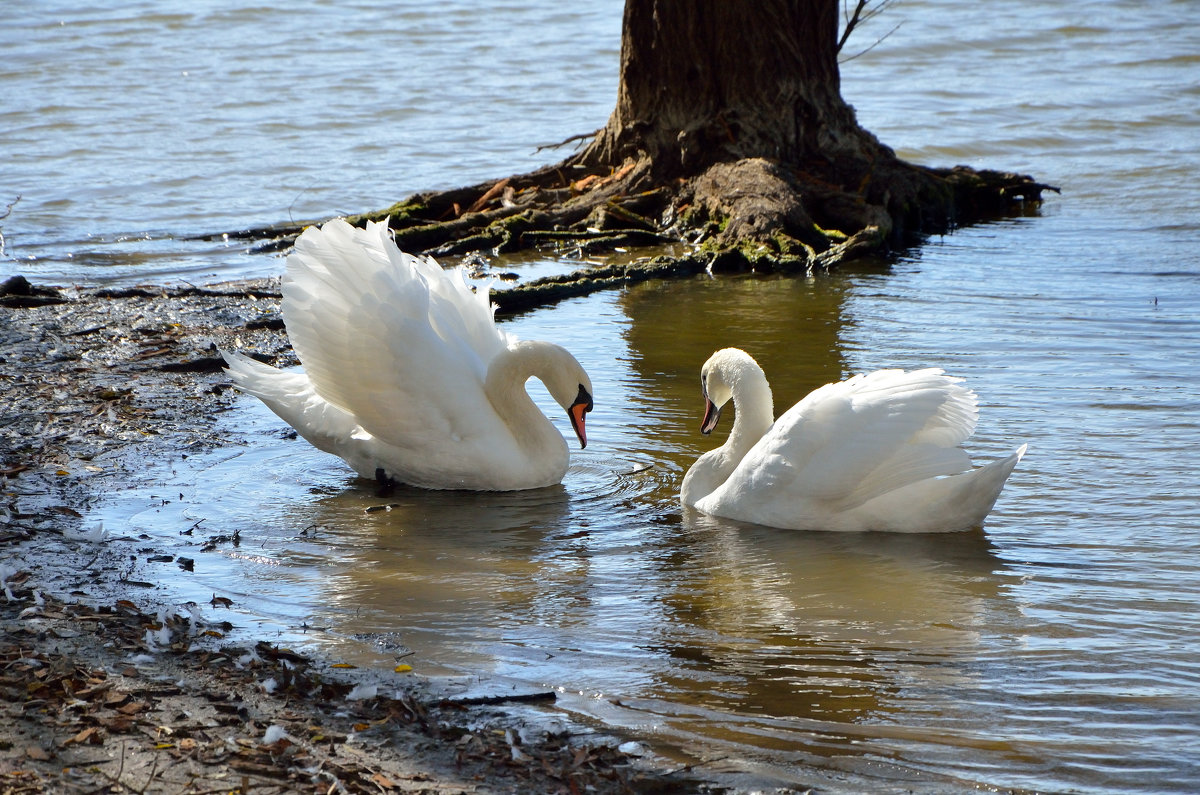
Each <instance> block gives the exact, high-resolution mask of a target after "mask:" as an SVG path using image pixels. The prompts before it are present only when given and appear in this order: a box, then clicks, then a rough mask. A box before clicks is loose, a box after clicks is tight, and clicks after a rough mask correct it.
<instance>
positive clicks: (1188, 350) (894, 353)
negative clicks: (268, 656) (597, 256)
mask: <svg viewBox="0 0 1200 795" xmlns="http://www.w3.org/2000/svg"><path fill="white" fill-rule="evenodd" d="M620 6H621V4H620V3H617V2H612V1H609V2H601V3H590V4H587V8H586V9H582V10H576V9H575V8H574V7H570V8H568V7H567V6H563V5H562V4H560V3H559V4H552V3H549V2H540V1H531V2H521V3H513V4H509V3H503V2H489V3H487V4H467V3H465V2H449V3H444V4H442V5H440V6H439V7H438V9H437V10H436V11H434V10H430V8H428V7H426V6H423V5H421V6H418V5H409V4H403V3H400V4H397V3H372V2H365V0H364V1H363V2H359V3H355V4H334V3H322V2H306V3H292V4H289V5H287V6H286V7H285V6H280V7H272V6H271V5H270V4H264V3H259V4H256V5H250V4H242V3H237V2H232V1H229V2H213V3H208V4H204V5H203V9H202V10H197V7H196V6H195V4H184V3H176V2H173V0H165V1H163V0H159V1H157V2H154V3H143V4H138V3H122V4H121V5H120V6H119V7H116V6H115V4H112V5H111V6H108V5H106V4H104V3H100V4H94V3H93V4H89V5H86V6H85V5H83V4H79V5H75V4H72V3H64V2H39V3H32V2H16V3H11V2H10V3H8V4H7V5H6V6H5V10H4V12H3V15H4V17H5V20H4V24H3V25H0V48H2V50H0V51H2V53H3V55H4V58H3V59H0V62H2V63H0V98H2V99H0V131H2V133H3V136H2V137H3V141H4V143H3V152H4V157H3V160H2V161H0V200H3V203H4V204H7V203H8V202H9V201H12V199H13V198H14V197H15V196H16V195H17V194H19V195H20V196H21V200H20V201H19V202H18V203H17V204H16V205H15V206H14V207H13V212H12V214H11V215H10V216H9V217H8V218H6V219H4V220H3V221H0V229H2V230H3V233H4V235H5V239H6V246H7V254H8V255H9V257H10V258H9V259H5V260H0V274H3V275H7V274H8V273H24V274H26V275H28V276H30V277H31V278H34V279H41V280H45V281H55V282H59V283H64V282H66V283H69V282H81V283H97V282H131V281H156V282H161V281H168V280H186V281H212V280H214V279H222V278H232V277H237V276H247V275H268V274H276V273H279V272H280V271H281V269H282V260H281V259H279V258H277V257H261V256H251V255H248V254H246V253H245V252H244V251H243V250H242V249H240V248H237V247H233V246H230V247H223V246H222V247H214V246H212V245H211V244H196V243H189V242H187V241H186V240H183V239H182V238H184V237H186V236H187V235H190V234H195V233H198V232H210V231H214V230H221V229H227V228H235V227H243V226H248V225H251V224H257V223H270V222H274V221H278V220H286V219H287V218H320V217H324V216H327V215H330V214H333V213H337V212H351V211H358V210H363V209H372V208H378V207H382V206H386V205H387V204H389V203H390V202H392V201H394V200H395V199H397V198H401V197H403V196H405V195H407V194H409V193H411V192H414V191H416V190H423V189H428V188H438V187H451V186H455V185H461V184H469V183H473V182H476V181H482V180H485V179H488V178H491V177H499V176H504V175H507V174H510V173H513V172H516V171H521V170H525V169H528V168H532V167H534V166H536V165H539V164H542V163H547V162H551V161H553V160H554V159H556V158H557V157H560V156H561V154H562V153H561V152H541V153H537V152H535V151H534V148H535V147H536V146H537V145H539V144H545V143H553V142H555V141H559V140H562V139H565V138H567V137H568V136H570V135H573V134H576V133H580V132H584V131H587V130H591V129H595V128H596V127H598V126H600V125H601V124H602V123H603V122H604V120H605V118H606V117H607V114H608V111H609V110H610V108H611V105H612V102H613V99H614V97H615V80H616V67H617V52H618V47H619V27H620V15H621V13H620ZM1193 16H1194V4H1192V3H1188V2H1159V3H1137V2H1119V1H1117V0H1097V1H1096V2H1083V3H1076V4H1071V5H1070V6H1064V7H1059V6H1056V5H1054V4H1046V3H1040V2H1033V0H1014V2H1012V3H1008V4H1004V5H1003V6H997V5H996V4H962V3H952V2H949V1H948V0H940V1H935V0H925V1H921V0H911V1H910V2H905V3H902V4H898V5H896V6H895V7H893V8H892V9H890V10H889V11H888V12H887V13H886V14H885V15H884V16H883V17H881V18H880V19H878V20H876V21H875V22H874V23H872V26H871V27H868V28H867V29H865V30H864V31H862V32H861V33H860V34H858V45H859V48H860V49H861V47H865V46H867V45H869V44H870V43H871V42H873V41H874V40H875V38H876V37H877V36H878V35H882V34H883V33H885V32H887V31H888V30H890V29H891V28H892V27H894V26H895V25H897V24H899V26H900V27H899V28H898V29H897V30H896V31H895V33H893V34H892V35H891V36H890V37H888V38H887V39H886V40H884V41H883V42H882V43H881V44H879V46H877V47H876V48H875V49H873V50H871V52H869V53H868V54H866V55H864V56H862V57H860V58H856V59H854V60H852V61H849V62H847V63H846V64H844V66H843V91H844V94H845V95H846V96H847V98H848V99H849V100H850V101H851V102H852V103H853V104H854V105H855V106H856V108H857V109H858V112H859V117H860V120H861V121H862V122H863V123H864V125H865V126H866V127H867V128H869V129H871V130H873V131H874V132H875V133H876V134H878V135H879V137H880V138H881V139H882V140H884V141H885V142H887V143H889V144H891V145H892V146H894V147H895V148H896V149H897V151H898V152H900V154H901V155H902V156H903V157H905V158H908V159H910V160H915V161H919V162H923V163H929V164H936V165H952V164H955V163H966V164H969V165H973V166H977V167H990V168H1000V169H1006V170H1013V171H1020V172H1023V173H1031V174H1034V175H1035V176H1036V177H1037V178H1039V179H1041V180H1043V181H1045V182H1048V183H1051V184H1055V185H1061V186H1062V188H1063V195H1062V196H1061V197H1056V196H1053V195H1051V196H1049V197H1048V200H1047V202H1046V204H1045V206H1043V207H1042V208H1041V209H1040V210H1039V211H1037V212H1032V213H1028V214H1026V215H1024V216H1021V217H1017V218H1013V219H1010V220H1006V221H1002V222H997V223H992V224H986V225H980V226H975V227H971V228H969V229H963V230H959V231H958V232H956V233H955V234H953V235H950V236H947V237H944V238H936V239H933V240H930V241H929V242H928V243H927V244H926V245H924V246H922V247H921V248H919V249H916V250H913V251H910V252H907V253H906V254H904V255H902V256H900V257H899V258H898V259H897V261H895V262H892V263H867V264H861V265H857V266H855V267H853V268H849V269H847V270H845V271H844V272H841V273H839V274H836V275H833V276H828V277H821V278H814V279H791V280H781V279H750V278H737V279H721V280H716V281H711V280H705V279H698V280H695V281H689V282H680V283H662V284H644V285H639V286H638V287H635V288H632V289H630V290H627V291H623V292H609V293H604V294H599V295H595V296H591V297H588V298H585V299H578V300H574V301H569V302H566V303H563V304H561V305H559V306H557V307H554V308H552V309H547V310H542V311H538V312H535V313H531V314H528V315H524V316H522V317H520V318H517V319H514V320H511V321H508V322H507V324H506V325H507V327H508V328H509V329H510V330H511V331H513V332H514V333H516V334H517V335H518V336H521V337H524V338H538V337H541V338H551V339H555V340H557V341H559V342H562V343H563V344H565V345H567V346H568V347H569V348H571V349H572V350H573V351H574V352H575V353H576V355H577V356H578V358H579V359H580V360H581V361H582V362H583V363H584V365H585V366H586V367H587V368H588V370H589V371H590V373H591V374H592V377H593V380H594V385H595V393H596V395H595V397H596V411H595V412H594V413H593V415H592V416H591V417H590V419H589V431H590V432H589V446H588V448H587V449H586V450H585V451H583V452H582V453H580V452H578V451H576V452H575V453H574V454H573V465H572V468H571V471H570V472H569V473H568V475H567V477H566V479H565V481H564V484H563V486H562V488H559V489H549V490H544V491H539V492H536V493H531V494H515V495H469V496H464V495H442V494H430V493H423V492H418V491H408V490H402V491H400V492H398V493H397V494H395V495H393V496H392V497H390V498H388V499H387V500H381V499H379V498H377V497H375V496H374V494H372V492H371V491H370V490H369V489H365V488H362V487H361V486H360V485H357V484H355V483H354V482H353V481H352V480H351V479H350V478H348V477H347V470H345V469H344V468H343V467H341V466H340V464H339V462H337V461H336V460H335V459H331V458H329V457H327V456H324V455H322V454H319V453H316V452H314V451H312V450H311V448H309V447H307V446H306V445H305V444H304V443H303V442H297V441H289V440H287V439H285V438H283V434H282V430H283V428H282V427H281V425H280V423H279V421H278V420H275V419H274V417H273V416H272V415H270V414H269V413H268V412H266V411H264V410H263V409H262V408H261V407H259V406H258V405H257V404H256V403H255V402H254V401H253V400H251V399H249V398H247V399H246V400H245V401H243V404H242V405H240V406H239V408H238V409H237V410H236V411H234V412H231V413H228V414H226V415H224V416H223V418H222V422H223V423H225V429H227V432H228V433H229V434H230V437H231V438H233V439H237V440H238V441H236V442H231V444H230V445H229V446H228V447H227V448H223V449H222V450H220V451H218V452H217V453H215V454H213V455H206V456H192V457H189V458H188V459H187V460H186V461H185V460H182V459H181V460H179V461H176V462H173V464H172V466H171V468H170V470H169V471H163V472H154V473H148V474H147V479H146V482H147V483H154V484H156V485H155V486H154V487H151V486H149V485H147V486H144V487H138V488H132V489H131V490H130V491H129V492H128V493H126V494H122V495H117V496H115V497H114V498H113V499H112V500H111V501H110V502H109V503H108V504H107V505H106V506H104V507H103V508H102V509H101V510H100V511H99V512H98V513H97V518H102V519H104V521H105V523H106V526H107V527H109V528H110V529H113V530H116V531H118V532H121V531H126V530H129V531H132V530H136V531H140V532H147V533H151V534H154V535H156V536H157V537H159V538H161V539H174V541H173V543H178V544H180V548H181V550H182V549H184V547H183V546H182V545H183V543H184V542H183V540H182V539H183V538H185V537H181V536H179V532H180V531H181V530H185V529H187V528H188V527H190V526H192V525H194V524H195V523H196V522H198V521H200V520H203V523H202V524H201V525H200V527H201V528H202V529H206V530H207V532H210V533H216V532H219V531H220V532H232V531H233V530H235V529H236V530H239V531H240V533H241V538H242V544H241V546H240V547H238V548H236V549H234V548H232V547H230V546H228V545H223V546H221V547H220V548H219V549H218V550H217V551H215V552H211V553H203V554H200V553H198V552H197V550H196V549H195V548H194V547H190V548H189V549H191V550H192V551H191V552H190V553H188V554H189V555H190V556H194V557H196V558H197V561H196V571H195V573H194V574H191V575H186V576H184V577H180V576H178V575H176V577H175V578H174V581H173V582H171V583H170V584H169V587H170V589H171V592H172V593H174V594H176V595H177V596H178V598H180V599H181V600H182V599H186V598H196V597H199V598H201V599H202V600H205V601H206V600H207V599H208V597H209V596H210V595H211V594H212V593H213V592H216V593H222V594H226V595H228V596H230V598H233V599H234V600H235V602H236V603H237V604H238V607H239V609H240V610H241V613H240V614H236V615H238V617H239V618H240V620H241V622H242V623H243V624H249V625H254V626H257V627H258V628H259V630H260V631H264V632H273V633H276V634H277V636H278V637H280V638H288V639H296V638H298V637H299V636H300V630H301V629H302V628H307V629H308V631H307V632H306V633H305V634H304V637H305V638H307V639H308V641H309V642H310V643H314V644H320V645H322V646H324V647H325V648H326V650H327V651H328V652H329V653H331V654H333V655H336V656H338V657H340V658H342V659H347V660H351V661H354V662H358V663H361V664H380V665H389V666H390V664H392V663H393V660H394V659H395V658H396V657H397V656H399V655H407V656H404V657H403V659H404V661H406V662H409V663H410V664H412V665H413V666H414V668H415V669H416V670H417V672H418V673H424V674H429V675H441V674H451V675H454V676H455V677H457V679H456V680H455V681H458V682H467V681H472V682H482V683H484V684H485V685H487V684H489V683H490V685H491V686H520V687H522V688H526V689H528V688H535V689H536V688H553V689H555V690H557V691H559V693H560V697H559V699H558V702H557V706H556V707H555V708H554V709H552V710H548V713H549V714H551V715H555V716H558V717H559V718H560V719H562V720H565V721H571V722H572V723H574V724H577V725H582V726H590V727H596V728H599V729H606V728H607V729H613V730H616V731H621V732H624V731H628V732H630V733H631V735H632V736H636V737H638V738H640V739H642V740H643V741H645V742H647V743H649V744H650V745H651V746H653V747H654V748H655V750H657V751H658V752H660V753H663V754H665V755H668V756H671V757H673V758H677V759H678V760H680V761H681V762H683V761H692V760H696V759H701V760H707V761H709V762H710V763H711V764H712V765H713V766H715V767H717V768H720V769H724V770H728V771H732V772H738V773H740V774H743V775H744V776H746V778H745V779H743V780H744V781H751V782H753V781H758V782H784V783H788V784H793V785H796V786H803V785H807V784H816V785H819V786H821V787H823V788H825V789H827V790H831V791H848V792H855V791H880V792H885V791H893V790H894V791H907V790H911V789H915V790H918V791H946V792H957V791H962V790H964V789H971V788H983V789H1001V790H1007V789H1017V790H1031V791H1055V792H1062V791H1077V792H1131V791H1143V792H1193V791H1197V790H1200V498H1198V497H1197V485H1198V477H1197V472H1198V471H1200V419H1198V418H1200V388H1198V384H1200V379H1198V378H1197V376H1196V367H1197V364H1198V363H1200V245H1198V244H1200V201H1197V199H1196V195H1197V194H1196V189H1195V179H1196V178H1197V176H1200V135H1197V133H1196V131H1197V130H1198V129H1200V87H1198V86H1200V84H1198V83H1197V81H1196V75H1197V73H1198V71H1197V70H1198V69H1200V26H1197V25H1195V24H1194V22H1193V21H1192V17H1193ZM848 49H849V50H851V51H854V49H855V43H854V41H853V40H852V42H851V44H850V45H849V46H848ZM681 318H687V319H688V320H681ZM731 344H732V345H739V346H741V347H744V348H746V349H747V350H750V351H752V352H753V353H754V354H755V355H756V356H757V358H758V359H759V361H760V362H761V363H762V364H763V366H764V368H765V369H766V370H767V373H768V376H769V377H770V379H771V382H772V386H773V387H774V389H775V394H776V405H777V406H779V407H782V406H785V405H788V404H790V403H792V402H794V401H795V400H797V399H798V398H800V397H801V396H802V395H803V394H805V393H806V392H807V391H808V390H810V389H812V388H814V387H815V386H818V385H820V384H822V383H825V382H826V381H830V380H835V379H839V378H842V377H844V376H846V375H849V374H851V373H854V372H860V371H864V370H871V369H876V368H880V367H919V366H930V365H937V366H941V367H944V368H946V369H947V370H948V371H949V372H951V373H953V374H955V375H959V376H963V377H965V378H966V379H967V382H968V384H969V385H971V386H973V387H974V388H975V389H976V391H977V392H978V394H979V397H980V405H981V420H980V426H979V431H978V433H977V435H976V436H975V437H974V438H973V439H972V440H971V442H970V443H969V444H968V448H969V450H970V451H971V452H972V454H973V456H974V457H975V458H976V460H977V461H985V460H990V459H992V458H995V457H998V456H1000V455H1003V454H1005V453H1006V452H1007V451H1009V450H1010V449H1012V448H1013V447H1015V446H1017V445H1018V444H1020V443H1022V442H1028V443H1029V445H1030V452H1029V454H1028V456H1027V457H1026V458H1025V459H1024V460H1023V461H1022V462H1021V464H1020V465H1019V466H1018V468H1017V470H1016V472H1015V473H1014V475H1013V476H1012V479H1011V480H1010V482H1009V484H1008V486H1007V488H1006V489H1005V491H1004V493H1003V495H1002V496H1001V498H1000V501H999V502H998V504H997V507H996V510H995V512H994V513H993V514H992V516H991V517H990V518H989V520H988V522H987V524H986V525H985V528H984V530H983V531H982V532H979V533H967V534H961V535H956V536H950V537H943V536H932V537H925V536H917V537H893V536H886V535H881V534H866V535H858V534H848V535H840V534H825V533H791V532H781V531H775V530H769V529H765V528H758V527H753V526H746V525H738V524H736V523H730V522H723V521H717V520H712V519H705V518H704V517H701V516H696V515H693V514H692V513H690V512H688V513H683V512H681V510H680V508H679V506H678V503H677V498H676V495H677V490H678V485H679V480H680V478H681V477H682V473H683V472H684V471H685V470H686V468H687V466H688V465H689V464H690V462H691V461H692V460H694V458H695V457H696V456H697V455H698V454H699V453H701V452H702V451H703V450H705V449H708V448H709V447H711V446H713V445H716V444H719V443H720V441H721V437H722V434H721V432H720V431H718V433H716V434H714V438H704V437H701V436H700V435H699V433H698V430H697V429H698V425H699V419H700V410H701V405H700V399H699V388H698V377H697V372H698V368H699V366H700V364H701V363H702V362H703V361H704V359H705V358H706V357H707V355H708V354H709V353H711V351H712V350H713V349H715V348H717V347H721V346H724V345H731ZM548 413H549V414H550V415H551V416H552V417H553V418H555V421H556V422H557V421H558V419H559V414H560V413H561V412H559V411H557V410H554V411H549V410H548ZM560 427H562V429H563V430H564V432H566V433H568V434H569V430H568V429H567V428H566V426H565V423H563V424H562V425H560ZM242 439H247V440H248V441H245V442H243V441H241V440H242ZM164 482H165V484H166V485H165V486H163V484H164ZM163 488H166V489H168V490H169V492H170V493H171V494H172V495H174V494H175V493H179V494H183V495H184V497H183V499H181V500H175V501H172V502H169V503H167V504H163V500H162V499H159V498H158V497H159V496H160V492H161V491H162V489H163ZM152 495H153V496H152ZM385 504H391V506H392V507H391V509H390V510H381V511H370V512H368V511H367V509H368V508H376V507H379V506H381V505H385ZM198 532H199V531H198ZM497 683H499V684H497ZM464 686H465V685H464Z"/></svg>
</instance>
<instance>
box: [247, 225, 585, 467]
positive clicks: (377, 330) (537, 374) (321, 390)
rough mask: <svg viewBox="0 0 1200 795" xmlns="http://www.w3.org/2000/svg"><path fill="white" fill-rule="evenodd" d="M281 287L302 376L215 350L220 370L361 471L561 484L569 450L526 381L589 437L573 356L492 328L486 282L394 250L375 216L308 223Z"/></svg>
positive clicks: (579, 371) (307, 436)
mask: <svg viewBox="0 0 1200 795" xmlns="http://www.w3.org/2000/svg"><path fill="white" fill-rule="evenodd" d="M282 293H283V321H284V325H285V326H286V327H287V332H288V337H289V338H290V340H291V343H292V347H293V349H294V350H295V352H296V355H297V356H298V357H299V359H300V363H301V364H302V365H303V368H304V369H303V372H298V371H283V370H278V369H276V368H274V367H271V366H269V365H265V364H262V363H260V362H257V361H255V360H253V359H251V358H249V357H247V356H243V355H240V354H237V353H230V352H225V353H224V355H225V360H226V362H227V363H228V370H227V372H228V373H229V375H230V376H231V377H232V379H233V382H234V384H236V385H237V387H238V388H240V389H241V390H242V391H244V392H248V393H249V394H251V395H254V396H255V397H257V398H259V399H260V400H262V401H263V402H264V403H265V404H267V406H269V407H270V409H271V410H272V411H274V412H275V413H276V414H278V415H279V416H280V417H281V418H282V419H283V420H284V421H285V422H287V423H288V424H289V425H291V426H292V427H293V428H295V429H296V432H297V433H299V434H300V435H301V436H303V437H304V438H305V439H306V440H308V441H309V442H310V443H311V444H312V445H313V446H314V447H317V448H319V449H321V450H324V451H325V452H327V453H332V454H334V455H337V456H340V457H341V458H342V459H343V460H345V461H346V463H347V464H349V465H350V466H351V467H352V468H353V469H354V470H355V471H356V472H357V473H358V474H359V475H360V476H362V477H364V478H372V479H376V480H388V479H391V480H394V481H396V482H400V483H407V484H409V485H412V486H419V487H422V488H429V489H470V490H476V491H500V490H504V491H507V490H517V489H530V488H538V487H541V486H550V485H553V484H555V483H558V482H560V481H561V480H562V478H563V475H565V474H566V471H567V464H568V461H569V456H570V453H569V451H568V448H567V443H566V441H565V440H564V439H563V437H562V435H561V434H560V433H559V432H558V431H557V430H556V429H555V427H554V425H553V424H552V423H551V422H550V420H549V419H547V418H546V415H545V414H543V413H542V412H541V410H539V409H538V407H537V406H536V405H535V404H534V402H533V400H532V399H531V398H530V397H529V394H528V393H527V392H526V390H525V382H526V381H527V380H528V379H529V378H531V377H532V378H537V379H539V380H540V381H541V382H542V383H543V384H544V385H545V386H546V389H547V391H548V392H549V393H550V395H551V397H553V398H554V400H555V401H556V402H557V403H558V404H559V405H561V406H562V407H563V408H564V409H565V410H566V412H567V416H568V417H569V419H570V422H571V426H572V427H573V429H574V431H575V433H576V435H577V436H578V438H579V443H580V446H585V445H586V444H587V436H586V433H585V424H584V420H585V415H586V413H587V412H589V411H591V409H592V383H591V381H590V380H589V379H588V376H587V373H586V372H584V370H583V367H582V366H580V364H579V362H578V361H577V360H576V359H575V357H574V356H572V355H571V354H570V353H569V352H567V351H566V350H565V349H564V348H562V347H560V346H558V345H555V344H553V343H550V342H541V341H517V340H516V339H514V338H513V337H512V336H511V335H509V334H506V333H505V332H503V331H501V330H500V329H498V328H497V327H496V324H495V321H494V318H493V313H494V308H493V307H492V305H491V303H490V300H489V297H488V291H487V290H485V289H481V290H479V291H478V292H475V291H472V289H471V287H470V285H469V284H468V283H467V280H466V277H465V276H464V275H463V274H462V272H461V269H455V270H451V271H446V270H443V269H442V267H441V266H440V265H438V264H437V263H436V262H435V261H434V260H433V259H431V258H429V257H417V256H413V255H411V254H406V253H404V252H402V251H400V249H399V248H398V247H397V246H396V244H395V241H393V240H392V237H391V233H390V232H389V230H388V226H387V223H386V222H384V223H368V224H367V225H366V228H365V229H359V228H356V227H354V226H351V225H350V224H348V223H347V222H345V221H343V220H340V219H339V220H333V221H329V222H328V223H326V224H325V225H324V226H322V227H320V228H317V227H310V228H308V229H306V230H305V231H304V233H303V234H302V235H300V237H299V238H298V239H297V240H296V245H295V250H294V251H293V252H292V253H291V254H290V255H289V256H288V259H287V272H286V275H285V276H284V279H283V287H282Z"/></svg>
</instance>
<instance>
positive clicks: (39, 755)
mask: <svg viewBox="0 0 1200 795" xmlns="http://www.w3.org/2000/svg"><path fill="white" fill-rule="evenodd" d="M25 756H26V757H27V758H29V759H32V760H33V761H35V762H47V761H49V760H50V754H48V753H46V750H45V749H44V748H42V747H41V746H39V745H31V746H29V747H28V748H26V749H25Z"/></svg>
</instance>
